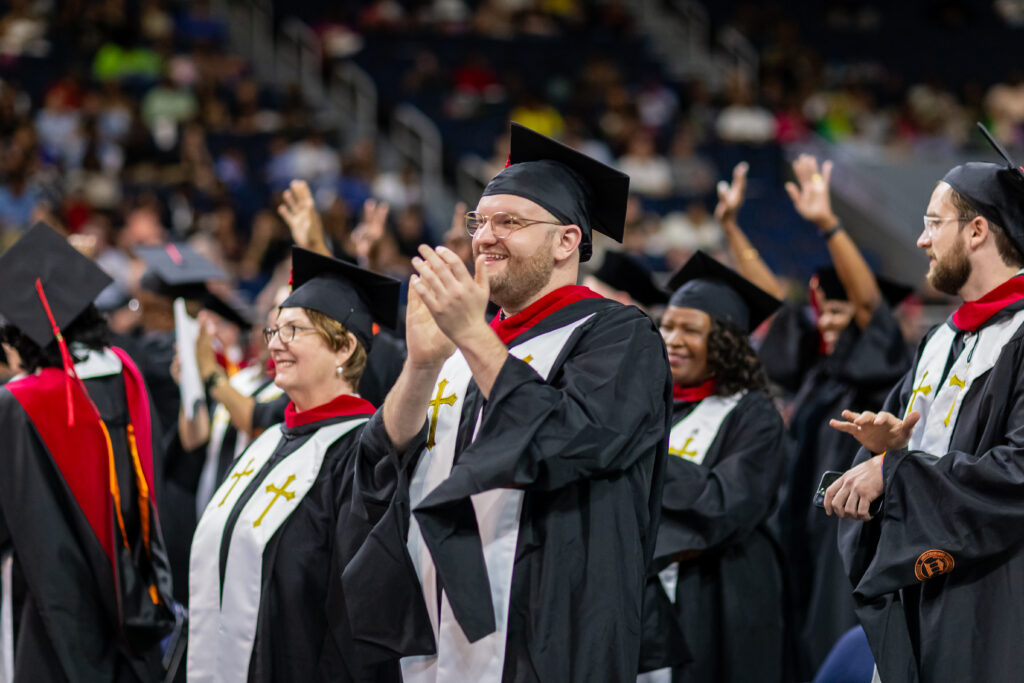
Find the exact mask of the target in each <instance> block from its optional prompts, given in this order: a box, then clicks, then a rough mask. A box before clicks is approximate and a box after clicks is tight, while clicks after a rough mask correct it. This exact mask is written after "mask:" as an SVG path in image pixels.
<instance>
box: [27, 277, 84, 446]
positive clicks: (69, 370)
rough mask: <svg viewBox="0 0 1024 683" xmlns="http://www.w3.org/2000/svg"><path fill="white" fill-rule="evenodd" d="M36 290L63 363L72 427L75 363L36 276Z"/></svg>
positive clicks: (73, 422) (41, 282) (65, 390)
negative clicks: (72, 385)
mask: <svg viewBox="0 0 1024 683" xmlns="http://www.w3.org/2000/svg"><path fill="white" fill-rule="evenodd" d="M36 292H37V293H38V294H39V300H40V301H42V302H43V308H44V309H45V310H46V317H47V318H49V319H50V327H51V329H53V336H54V337H56V338H57V346H58V347H59V348H60V358H61V362H62V363H63V364H64V393H65V396H66V398H67V404H68V405H67V408H68V427H74V426H75V404H74V399H73V398H72V395H71V391H72V390H71V378H72V376H73V375H74V371H75V364H74V362H73V361H72V360H71V354H70V353H69V352H68V345H67V344H65V343H64V335H63V334H61V332H60V328H59V327H58V326H57V321H56V320H55V319H54V317H53V311H51V310H50V302H49V301H48V300H47V299H46V293H45V292H43V281H42V280H40V279H39V278H36Z"/></svg>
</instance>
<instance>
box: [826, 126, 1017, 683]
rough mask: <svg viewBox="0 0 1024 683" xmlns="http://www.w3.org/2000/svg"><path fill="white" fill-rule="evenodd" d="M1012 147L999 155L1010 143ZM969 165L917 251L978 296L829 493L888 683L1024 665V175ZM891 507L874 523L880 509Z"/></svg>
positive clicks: (938, 340)
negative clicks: (1023, 639) (874, 509)
mask: <svg viewBox="0 0 1024 683" xmlns="http://www.w3.org/2000/svg"><path fill="white" fill-rule="evenodd" d="M997 149H999V148H998V146H997ZM999 151H1000V152H1001V153H1002V154H1003V156H1004V158H1006V161H1007V165H997V164H987V163H968V164H964V165H962V166H957V167H956V168H954V169H953V170H951V171H950V172H949V173H947V174H946V176H945V177H944V178H943V179H942V182H940V183H939V184H938V186H937V187H936V188H935V191H934V192H933V193H932V197H931V201H930V202H929V203H928V209H927V213H926V214H925V217H924V231H923V232H922V233H921V236H920V237H919V238H918V241H917V244H918V246H919V247H920V248H922V249H924V250H925V253H926V254H927V255H928V257H929V258H930V263H929V269H928V280H929V281H930V282H931V283H932V285H934V286H935V287H936V288H938V289H940V290H942V291H944V292H947V293H949V294H956V295H958V296H960V297H961V298H962V299H963V300H964V303H963V305H961V306H960V307H959V308H958V309H957V310H956V312H955V313H953V315H952V316H950V318H949V319H948V320H947V321H946V322H945V323H943V324H941V325H939V326H937V327H936V328H935V329H933V330H932V331H931V332H930V333H929V334H928V336H927V338H926V339H925V340H924V342H923V343H922V345H921V347H920V349H919V350H918V353H917V357H916V359H915V362H914V366H913V369H912V370H911V371H910V372H908V373H907V375H906V376H905V377H904V378H903V381H902V382H901V383H900V384H899V386H898V387H897V388H896V389H895V390H894V391H893V392H892V393H891V394H890V396H889V398H888V399H887V400H886V403H885V407H884V409H883V411H881V412H879V413H877V414H876V413H873V412H862V413H855V412H851V411H845V412H844V413H843V418H844V420H832V422H831V424H832V426H833V427H835V428H836V429H838V430H840V431H842V432H846V433H848V434H852V435H853V436H854V437H856V438H857V440H858V441H859V442H860V443H861V444H862V446H863V448H862V449H861V451H860V454H859V455H858V462H859V463H860V464H858V465H857V466H855V467H854V468H853V469H851V470H849V471H848V472H846V474H844V475H843V476H842V477H841V478H840V479H839V480H838V481H836V483H834V484H833V485H832V486H831V487H830V488H829V489H828V491H827V492H826V495H825V509H826V511H827V512H829V514H835V515H838V516H840V517H843V518H844V519H843V520H841V522H840V530H839V546H840V551H841V553H842V555H843V560H844V564H845V565H846V569H847V571H848V573H849V575H850V578H851V580H852V582H853V584H854V599H855V601H856V603H857V614H858V616H859V617H860V619H861V622H862V623H863V624H864V628H865V631H866V632H867V635H868V639H869V641H870V643H871V648H872V651H873V652H874V655H875V661H876V662H877V667H878V675H877V676H876V680H877V679H878V678H880V680H881V681H883V683H895V682H897V681H898V682H901V683H902V682H906V681H928V682H929V683H932V682H938V683H942V682H943V681H950V682H952V681H1009V680H1017V679H1018V678H1019V677H1020V671H1021V670H1022V668H1024V650H1022V649H1021V648H1020V646H1019V643H1018V642H1017V641H1018V638H1017V634H1019V633H1020V632H1021V631H1022V629H1024V603H1021V601H1020V600H1019V596H1020V595H1021V593H1022V592H1024V549H1022V548H1024V546H1022V542H1024V496H1022V495H1021V488H1022V486H1024V382H1021V372H1022V367H1024V277H1021V266H1022V265H1024V210H1022V209H1024V173H1022V172H1021V170H1020V168H1019V167H1018V166H1017V165H1016V164H1014V163H1013V162H1012V161H1010V159H1009V158H1008V157H1006V154H1005V152H1003V151H1002V150H1001V149H1000V150H999ZM880 497H881V498H882V508H881V511H880V512H878V513H877V514H876V515H875V516H874V517H871V516H870V513H869V506H870V505H871V503H872V502H874V501H875V500H876V499H878V498H880Z"/></svg>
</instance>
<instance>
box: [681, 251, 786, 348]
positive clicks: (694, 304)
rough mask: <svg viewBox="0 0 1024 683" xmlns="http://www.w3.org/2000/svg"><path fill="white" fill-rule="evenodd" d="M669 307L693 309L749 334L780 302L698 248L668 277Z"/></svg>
mask: <svg viewBox="0 0 1024 683" xmlns="http://www.w3.org/2000/svg"><path fill="white" fill-rule="evenodd" d="M668 284H669V287H670V288H671V289H672V290H673V294H672V296H671V297H670V298H669V300H668V305H669V306H675V307H677V308H695V309H697V310H698V311H704V312H705V313H707V314H708V315H709V316H711V317H712V318H714V319H715V320H718V321H720V322H727V323H731V324H732V325H735V326H736V327H737V328H739V329H740V330H741V331H743V332H746V333H748V334H749V333H750V332H751V331H752V330H753V329H754V328H755V327H757V326H758V325H760V324H761V323H762V322H763V321H764V320H765V318H767V317H768V316H770V315H771V314H772V313H774V312H775V310H776V309H777V308H778V307H779V306H781V305H782V302H781V301H779V300H778V299H776V298H775V297H774V296H772V295H771V294H769V293H768V292H766V291H764V290H763V289H761V288H760V287H758V286H757V285H755V284H754V283H753V282H751V281H750V280H747V279H746V278H744V277H743V276H742V275H740V274H739V273H737V272H736V271H734V270H733V269H732V268H729V267H727V266H724V265H722V264H721V263H719V262H718V261H716V260H715V259H713V258H711V257H710V256H708V255H707V254H705V253H704V252H703V251H698V252H696V253H694V255H693V256H691V257H690V260H689V261H687V262H686V263H685V264H683V267H682V268H680V269H679V270H678V271H676V273H675V274H674V275H673V276H672V278H671V279H670V280H669V283H668Z"/></svg>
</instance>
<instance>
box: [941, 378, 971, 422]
mask: <svg viewBox="0 0 1024 683" xmlns="http://www.w3.org/2000/svg"><path fill="white" fill-rule="evenodd" d="M949 386H951V387H960V391H963V390H964V388H965V387H966V386H967V384H966V383H965V382H964V381H963V380H962V379H960V378H959V377H957V376H956V375H953V376H952V377H950V378H949ZM955 407H956V397H955V396H954V397H953V402H952V403H951V404H950V406H949V412H948V413H946V419H945V420H944V421H943V422H942V424H944V425H946V426H947V427H948V426H949V421H950V420H951V419H952V418H953V408H955Z"/></svg>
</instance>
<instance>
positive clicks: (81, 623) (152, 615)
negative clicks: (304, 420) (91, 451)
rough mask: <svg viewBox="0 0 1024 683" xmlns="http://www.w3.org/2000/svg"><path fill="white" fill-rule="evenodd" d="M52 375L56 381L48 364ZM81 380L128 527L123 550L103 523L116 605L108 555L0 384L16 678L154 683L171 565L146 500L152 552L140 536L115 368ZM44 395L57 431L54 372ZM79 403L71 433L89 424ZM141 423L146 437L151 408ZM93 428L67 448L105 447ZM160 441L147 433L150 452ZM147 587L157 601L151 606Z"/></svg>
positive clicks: (0, 492)
mask: <svg viewBox="0 0 1024 683" xmlns="http://www.w3.org/2000/svg"><path fill="white" fill-rule="evenodd" d="M49 372H53V373H57V374H58V375H59V376H60V377H61V378H62V377H63V373H61V372H60V371H58V370H56V369H53V370H50V371H49ZM85 384H86V386H87V387H88V390H89V392H90V395H91V398H92V399H93V401H94V403H95V405H96V406H97V408H98V410H99V411H100V414H101V416H102V417H103V419H104V420H105V422H106V423H107V427H108V429H109V432H110V437H111V443H112V446H113V452H114V461H115V469H116V472H117V479H118V485H119V489H120V494H121V507H122V514H123V517H124V521H125V530H126V532H127V536H128V539H129V541H130V544H131V548H132V550H131V551H129V550H128V549H126V548H125V547H124V540H123V537H122V535H121V533H120V530H119V528H118V525H117V523H116V521H112V526H113V529H112V532H113V551H114V555H115V558H116V562H117V572H118V583H119V585H120V604H119V598H118V595H117V592H116V591H117V589H116V588H115V579H114V571H113V567H112V564H111V559H110V557H109V556H108V555H107V554H106V552H105V550H104V548H103V546H102V544H101V542H100V540H99V538H98V537H97V535H96V532H95V531H94V529H93V527H92V526H91V525H90V522H89V520H88V519H87V517H86V514H85V513H84V512H83V509H82V507H80V505H79V503H78V502H77V501H76V499H75V497H74V494H73V493H72V490H71V488H69V484H68V482H67V481H66V480H65V478H64V476H63V475H62V474H61V471H60V469H59V468H58V466H57V464H56V462H55V460H54V456H53V455H52V454H51V452H50V451H49V450H48V448H47V446H46V444H45V442H44V440H43V438H42V437H41V436H40V433H39V431H38V428H37V425H36V424H34V423H33V422H32V420H31V419H30V418H29V415H28V413H27V412H26V410H25V409H24V408H23V407H22V405H21V404H20V403H19V401H18V399H16V398H15V396H14V395H13V394H12V393H11V389H10V388H8V387H4V388H2V389H0V433H2V434H3V438H4V443H5V448H4V451H3V455H2V457H0V543H3V542H9V543H10V547H11V549H12V550H13V552H14V557H15V560H16V562H15V568H16V571H19V575H20V578H21V579H22V580H23V581H24V585H25V595H24V602H23V604H22V605H21V612H20V619H19V618H18V616H16V617H15V622H16V624H17V632H16V634H15V659H14V668H15V674H14V675H15V680H16V681H19V682H20V681H46V682H47V683H51V682H52V683H60V682H62V681H66V682H69V683H70V682H71V681H74V682H76V683H77V682H83V683H93V682H95V683H111V682H117V683H135V682H139V683H149V682H150V681H158V680H162V678H163V669H162V666H161V651H160V639H161V638H162V637H163V636H165V635H166V634H167V633H169V632H170V629H171V627H172V626H173V617H172V616H171V613H170V611H169V610H168V609H167V608H166V607H165V606H164V605H166V604H168V603H169V601H170V599H171V598H170V595H171V584H170V571H169V569H168V566H167V559H166V555H165V551H164V548H163V543H162V539H161V535H160V528H159V523H158V520H157V518H156V515H155V506H154V505H153V501H152V499H151V500H150V510H149V513H150V520H151V521H150V524H151V526H150V552H149V554H147V553H146V550H145V547H144V543H143V539H142V534H141V525H140V515H139V505H138V499H137V493H138V489H137V488H136V486H135V472H134V470H133V467H132V462H131V455H130V453H129V451H128V445H127V439H126V436H125V427H126V425H127V424H128V423H129V418H128V407H127V403H126V397H125V388H124V381H123V379H122V376H121V375H113V376H110V377H104V378H97V379H90V380H86V381H85ZM143 391H144V389H143ZM76 393H77V390H76ZM76 400H77V399H76ZM47 401H48V402H51V403H52V410H53V411H54V413H55V414H56V415H57V416H58V417H55V418H54V419H55V420H56V421H57V423H58V426H59V427H60V428H62V427H63V426H64V425H65V424H66V422H65V420H66V418H65V415H66V408H65V394H64V384H63V379H60V380H58V381H57V386H56V387H55V389H54V391H52V396H50V397H48V398H47ZM87 410H88V404H87V403H85V402H84V400H82V401H79V402H78V403H77V407H76V415H77V418H76V422H77V423H78V425H79V430H82V429H92V427H88V428H87V427H85V425H86V424H95V423H89V421H88V420H87V419H86V411H87ZM150 419H151V420H152V424H153V432H152V433H153V435H154V436H155V435H156V434H157V433H158V432H157V430H156V427H155V426H156V424H157V422H156V415H155V413H153V412H151V413H150ZM95 429H96V430H98V429H99V427H98V425H96V427H95ZM81 433H82V432H81V431H79V432H75V434H78V435H79V436H80V435H81ZM90 435H91V436H92V437H93V438H92V440H91V441H88V442H85V443H77V444H76V445H75V446H72V448H78V449H83V448H90V447H91V445H95V444H96V443H102V437H100V438H99V439H98V441H97V439H96V438H95V437H96V434H94V433H91V432H90ZM71 438H74V437H71ZM158 448H159V446H158V444H157V443H156V440H155V438H154V439H153V443H152V449H153V454H154V459H156V453H157V452H158V450H157V449H158ZM107 457H108V456H107V453H106V452H105V449H104V452H103V453H102V454H101V455H99V456H97V458H98V460H97V461H95V462H100V463H102V468H103V471H104V473H105V472H106V462H107ZM95 493H96V495H98V496H100V500H107V501H109V500H110V494H109V491H108V490H107V487H106V485H104V487H103V488H102V490H100V491H96V492H95ZM151 585H152V586H153V587H154V589H155V590H156V592H157V594H158V595H159V596H160V598H161V600H162V604H160V605H156V604H154V603H153V601H152V599H151V597H150V586H151ZM122 621H123V624H122V623H121V622H122Z"/></svg>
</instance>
